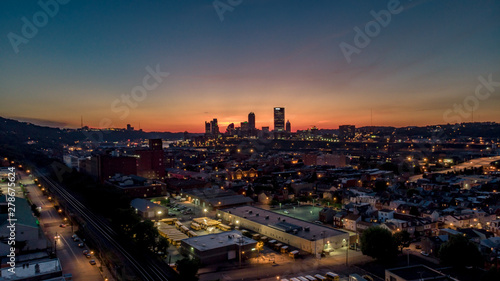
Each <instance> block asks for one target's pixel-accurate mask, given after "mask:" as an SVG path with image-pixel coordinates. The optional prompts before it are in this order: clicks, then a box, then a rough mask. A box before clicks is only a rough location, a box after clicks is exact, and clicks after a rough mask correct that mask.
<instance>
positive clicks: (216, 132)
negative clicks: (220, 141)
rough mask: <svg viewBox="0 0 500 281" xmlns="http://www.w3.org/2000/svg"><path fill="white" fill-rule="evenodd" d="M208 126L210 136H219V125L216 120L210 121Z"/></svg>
mask: <svg viewBox="0 0 500 281" xmlns="http://www.w3.org/2000/svg"><path fill="white" fill-rule="evenodd" d="M210 125H211V127H212V135H213V136H214V137H217V136H219V124H218V123H217V118H214V120H212V121H210Z"/></svg>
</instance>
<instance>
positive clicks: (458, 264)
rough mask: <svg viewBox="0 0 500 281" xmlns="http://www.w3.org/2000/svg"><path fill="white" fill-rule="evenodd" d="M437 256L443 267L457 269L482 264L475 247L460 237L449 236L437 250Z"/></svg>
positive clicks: (481, 258)
mask: <svg viewBox="0 0 500 281" xmlns="http://www.w3.org/2000/svg"><path fill="white" fill-rule="evenodd" d="M438 256H439V259H440V261H441V263H442V264H443V265H448V266H453V267H455V268H458V269H461V268H465V267H466V266H480V265H482V264H483V257H482V256H481V253H480V252H479V250H478V248H477V246H476V245H475V244H474V243H472V242H471V241H469V240H468V239H467V238H466V237H464V236H462V235H451V236H450V238H449V240H448V241H447V242H446V243H444V244H442V245H441V247H440V248H439V253H438Z"/></svg>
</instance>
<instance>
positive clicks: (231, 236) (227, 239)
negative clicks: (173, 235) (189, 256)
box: [182, 230, 257, 251]
mask: <svg viewBox="0 0 500 281" xmlns="http://www.w3.org/2000/svg"><path fill="white" fill-rule="evenodd" d="M240 238H242V240H241V241H242V243H239V241H240ZM182 242H184V243H186V244H187V245H189V246H191V247H193V248H195V249H197V250H198V251H207V250H213V249H219V248H225V247H227V246H232V245H241V246H246V245H250V244H256V243H257V241H255V240H253V239H251V238H248V237H246V236H243V235H241V232H239V231H237V230H232V231H226V232H221V233H214V234H208V235H203V236H197V237H191V238H187V239H183V240H182Z"/></svg>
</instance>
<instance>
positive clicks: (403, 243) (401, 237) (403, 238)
mask: <svg viewBox="0 0 500 281" xmlns="http://www.w3.org/2000/svg"><path fill="white" fill-rule="evenodd" d="M393 237H394V239H395V240H396V244H397V245H398V248H399V251H401V252H402V251H403V249H404V248H407V247H410V242H411V240H410V233H408V231H406V230H403V231H399V232H396V233H395V234H394V235H393Z"/></svg>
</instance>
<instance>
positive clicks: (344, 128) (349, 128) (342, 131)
mask: <svg viewBox="0 0 500 281" xmlns="http://www.w3.org/2000/svg"><path fill="white" fill-rule="evenodd" d="M355 133H356V126H354V125H340V126H339V137H340V138H341V139H349V138H354V136H355Z"/></svg>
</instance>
